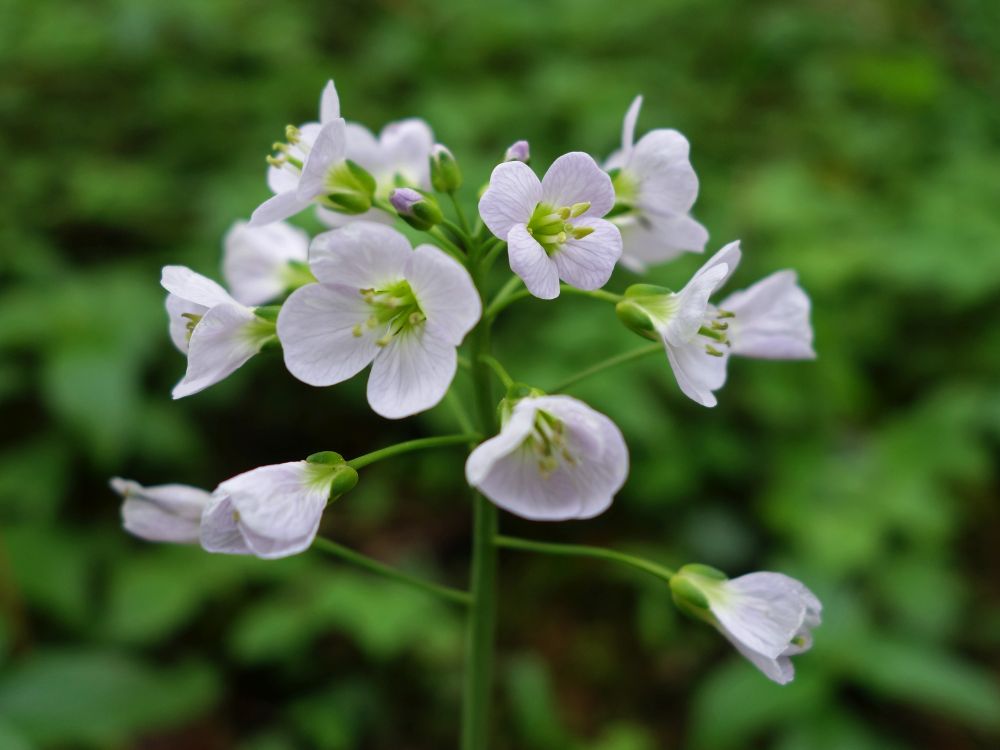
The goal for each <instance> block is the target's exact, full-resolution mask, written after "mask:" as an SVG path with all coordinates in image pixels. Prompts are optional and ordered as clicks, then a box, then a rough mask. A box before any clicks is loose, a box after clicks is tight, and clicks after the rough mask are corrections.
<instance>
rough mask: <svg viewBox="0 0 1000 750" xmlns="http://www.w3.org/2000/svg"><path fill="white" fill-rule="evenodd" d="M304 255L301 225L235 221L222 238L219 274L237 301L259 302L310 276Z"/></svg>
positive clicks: (304, 237)
mask: <svg viewBox="0 0 1000 750" xmlns="http://www.w3.org/2000/svg"><path fill="white" fill-rule="evenodd" d="M308 257H309V235H308V234H306V233H305V232H303V231H302V230H301V229H298V228H296V227H293V226H291V225H290V224H286V223H285V222H275V223H274V224H268V225H266V226H262V227H252V226H250V225H249V224H248V223H247V222H245V221H237V222H235V223H234V224H233V225H232V226H231V227H230V228H229V231H228V232H226V237H225V239H224V240H223V256H222V275H223V277H224V278H225V280H226V285H227V286H228V287H229V288H230V289H231V290H232V295H233V298H234V299H236V301H237V302H240V303H242V304H244V305H263V304H266V303H268V302H270V301H272V300H273V299H275V298H277V297H279V296H281V295H282V294H283V293H284V292H286V291H288V290H289V289H295V288H297V287H299V286H302V284H303V283H305V281H307V280H311V279H310V275H309V272H308V269H307V268H306V267H305V263H306V260H307V259H308Z"/></svg>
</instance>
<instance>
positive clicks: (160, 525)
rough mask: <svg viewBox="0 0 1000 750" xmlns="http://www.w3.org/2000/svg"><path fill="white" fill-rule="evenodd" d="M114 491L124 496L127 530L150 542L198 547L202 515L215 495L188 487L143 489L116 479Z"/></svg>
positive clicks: (123, 507)
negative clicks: (195, 545)
mask: <svg viewBox="0 0 1000 750" xmlns="http://www.w3.org/2000/svg"><path fill="white" fill-rule="evenodd" d="M111 489H113V490H114V491H115V492H117V493H118V494H119V495H121V497H122V499H123V500H124V502H123V503H122V524H123V525H124V526H125V530H126V531H128V532H129V533H131V534H134V535H135V536H137V537H140V538H142V539H146V540H148V541H150V542H175V543H179V544H196V543H197V542H198V539H199V537H200V528H201V514H202V512H203V511H204V510H205V508H206V507H208V504H209V502H210V501H211V499H212V494H211V493H210V492H206V491H205V490H202V489H198V488H197V487H189V486H188V485H186V484H161V485H157V486H155V487H143V486H142V485H141V484H139V483H138V482H133V481H132V480H131V479H122V478H121V477H114V478H113V479H112V480H111Z"/></svg>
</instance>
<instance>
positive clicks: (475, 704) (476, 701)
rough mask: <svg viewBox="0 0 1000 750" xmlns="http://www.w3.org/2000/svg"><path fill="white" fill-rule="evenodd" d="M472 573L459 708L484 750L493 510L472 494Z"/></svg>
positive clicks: (481, 407)
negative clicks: (470, 601) (463, 686)
mask: <svg viewBox="0 0 1000 750" xmlns="http://www.w3.org/2000/svg"><path fill="white" fill-rule="evenodd" d="M480 249H481V248H480V247H475V248H474V251H473V253H472V254H471V256H472V257H470V263H469V266H470V270H471V271H472V275H473V280H474V281H475V283H476V288H477V289H479V290H480V294H482V293H483V290H484V289H485V286H486V285H485V283H484V281H485V279H484V277H485V269H484V268H483V265H482V262H481V261H482V258H481V252H480ZM490 323H491V320H490V319H489V318H486V317H484V318H483V319H482V320H481V321H480V322H479V325H478V326H477V327H476V329H475V331H474V332H473V338H472V356H471V360H472V384H473V392H474V397H475V407H476V409H475V413H476V418H477V419H476V421H477V422H478V424H479V428H480V429H481V430H482V431H483V433H484V434H485V435H488V436H490V435H493V434H494V433H495V432H496V427H497V425H496V411H495V409H496V401H495V400H494V397H493V388H492V382H493V381H492V373H491V372H490V368H489V365H488V364H486V361H484V360H483V359H482V358H483V357H489V353H490ZM472 502H473V513H474V521H473V529H472V568H471V573H470V578H471V580H470V586H469V588H470V593H471V595H472V605H471V606H470V608H469V618H468V626H467V631H466V646H465V696H464V699H465V702H464V705H463V706H462V749H463V750H486V748H487V747H488V746H489V740H490V706H491V704H492V687H493V648H494V631H495V627H496V626H495V622H496V566H497V552H496V548H495V547H494V545H493V539H494V537H495V536H496V534H497V509H496V506H494V505H493V503H491V502H490V501H489V500H487V499H486V498H485V497H483V496H482V495H481V494H480V493H478V492H476V493H475V494H474V495H473V500H472Z"/></svg>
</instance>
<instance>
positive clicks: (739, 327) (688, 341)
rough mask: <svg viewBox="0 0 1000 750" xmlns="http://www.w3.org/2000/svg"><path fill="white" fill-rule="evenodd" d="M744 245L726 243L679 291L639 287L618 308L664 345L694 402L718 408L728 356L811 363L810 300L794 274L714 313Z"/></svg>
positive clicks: (777, 277)
mask: <svg viewBox="0 0 1000 750" xmlns="http://www.w3.org/2000/svg"><path fill="white" fill-rule="evenodd" d="M740 254H741V253H740V243H739V242H733V243H730V244H729V245H726V246H725V247H724V248H722V249H721V250H720V251H719V252H718V253H716V254H715V255H714V256H712V258H710V259H709V260H708V262H707V263H705V265H703V266H702V267H701V269H699V271H698V272H697V273H696V274H695V275H694V276H693V277H692V279H691V280H690V281H689V282H688V283H687V284H686V285H685V286H684V288H683V289H682V290H681V291H680V292H676V293H674V292H671V291H670V290H668V289H663V288H661V287H651V286H649V285H647V284H638V285H636V286H633V287H631V288H629V289H628V290H627V291H626V293H625V299H624V300H623V301H622V302H620V303H618V308H617V309H618V315H619V317H620V318H621V319H622V320H623V322H625V324H626V325H628V326H629V327H631V328H633V329H634V330H636V331H637V332H638V333H640V334H642V335H644V336H646V337H647V338H651V339H654V340H655V339H657V338H658V339H661V340H662V341H663V344H664V346H665V348H666V351H667V359H668V361H669V362H670V367H671V369H672V370H673V372H674V376H675V377H676V378H677V384H678V385H679V386H680V388H681V390H682V391H683V392H684V394H685V395H686V396H688V398H690V399H692V400H693V401H696V402H697V403H699V404H701V405H702V406H715V404H716V403H717V401H716V398H715V394H714V393H713V391H716V390H718V389H719V388H721V387H722V386H723V384H724V383H725V382H726V365H727V362H728V359H729V355H730V354H738V355H742V356H748V357H757V358H765V359H811V358H812V357H814V356H815V354H814V353H813V349H812V327H811V326H810V324H809V298H808V297H807V296H806V295H805V292H803V291H802V290H801V289H800V288H799V287H798V286H797V284H796V277H795V274H794V273H792V272H790V271H782V272H779V273H776V274H774V275H772V276H769V277H768V278H766V279H764V280H763V281H760V282H758V283H757V284H755V285H754V286H752V287H750V288H749V289H747V290H746V291H743V292H737V293H735V294H733V295H732V296H730V297H728V298H727V299H726V300H725V301H723V302H722V304H721V306H719V307H716V306H715V305H712V304H710V303H709V297H711V295H712V294H713V293H714V292H715V291H716V290H717V289H719V288H720V287H721V286H722V285H723V284H724V283H725V282H726V280H727V279H728V278H729V277H730V276H731V275H732V273H733V271H734V270H735V269H736V266H737V264H738V263H739V262H740Z"/></svg>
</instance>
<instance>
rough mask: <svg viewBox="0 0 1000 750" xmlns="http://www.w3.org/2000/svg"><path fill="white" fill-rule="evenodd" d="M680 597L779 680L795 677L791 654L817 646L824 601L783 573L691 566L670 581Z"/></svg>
mask: <svg viewBox="0 0 1000 750" xmlns="http://www.w3.org/2000/svg"><path fill="white" fill-rule="evenodd" d="M670 588H671V591H672V592H673V596H674V600H675V601H676V602H677V604H678V605H679V606H680V607H681V608H682V609H683V610H685V611H686V612H688V613H689V614H692V615H694V616H695V617H698V618H700V619H702V620H705V621H706V622H708V623H710V624H712V625H714V626H715V627H716V628H717V629H718V631H719V632H720V633H722V635H724V636H725V637H726V639H727V640H728V641H729V642H730V643H732V644H733V646H735V647H736V650H737V651H739V652H740V653H741V654H742V655H743V656H744V657H746V658H747V659H748V660H749V661H750V662H751V663H752V664H753V665H754V666H755V667H757V669H759V670H760V671H761V672H763V673H764V674H765V675H766V676H767V677H768V678H769V679H771V680H774V681H775V682H777V683H778V684H779V685H785V684H787V683H789V682H791V681H792V678H794V677H795V667H794V666H793V665H792V660H791V657H792V656H795V655H796V654H801V653H803V652H805V651H808V650H809V649H810V648H811V647H812V629H813V628H816V627H818V626H819V624H820V622H821V614H822V611H823V605H822V604H821V603H820V601H819V599H817V598H816V595H815V594H813V593H812V592H811V591H810V590H809V589H808V588H806V586H805V585H803V584H802V583H801V582H799V581H797V580H795V579H794V578H790V577H789V576H786V575H783V574H781V573H769V572H758V573H749V574H748V575H744V576H740V577H739V578H733V579H729V578H727V577H726V576H725V574H723V573H721V572H719V571H718V570H715V569H714V568H710V567H708V566H706V565H685V566H684V567H683V568H681V569H680V570H679V571H678V572H677V574H676V575H674V577H673V578H671V580H670Z"/></svg>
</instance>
